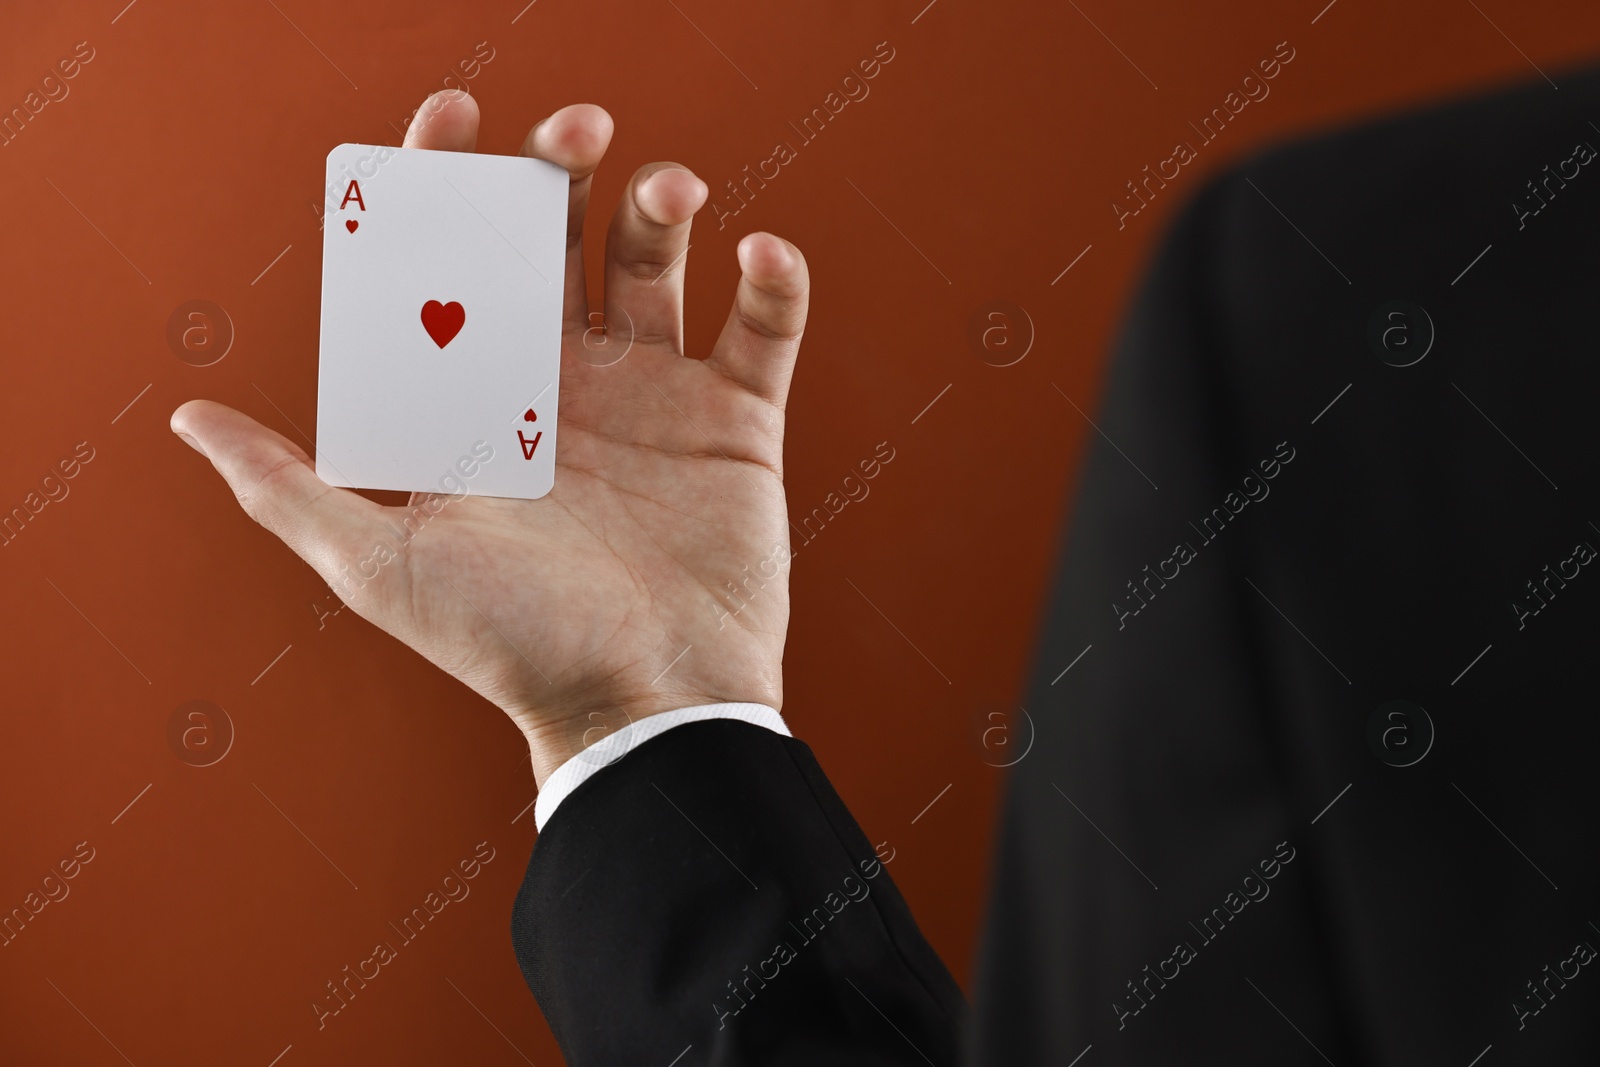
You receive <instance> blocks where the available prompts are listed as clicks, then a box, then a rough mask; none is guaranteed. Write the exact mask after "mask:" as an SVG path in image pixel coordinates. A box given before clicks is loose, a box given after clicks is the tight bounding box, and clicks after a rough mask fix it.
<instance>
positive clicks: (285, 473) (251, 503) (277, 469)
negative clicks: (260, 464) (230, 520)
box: [236, 455, 300, 526]
mask: <svg viewBox="0 0 1600 1067" xmlns="http://www.w3.org/2000/svg"><path fill="white" fill-rule="evenodd" d="M299 462H300V461H299V460H298V459H297V458H295V457H294V456H289V455H285V456H280V457H278V458H277V459H276V460H274V461H273V462H272V463H271V465H269V466H268V467H267V469H266V470H265V471H263V472H262V474H261V477H259V478H257V479H256V480H255V482H254V483H253V484H252V485H250V486H247V487H246V488H244V489H241V490H239V491H238V493H237V494H236V495H237V496H238V498H239V506H240V507H242V508H243V509H244V511H245V514H246V515H249V516H250V517H251V518H252V519H254V520H255V521H256V522H259V523H261V524H262V525H263V526H264V525H266V520H267V519H268V518H269V517H270V516H271V515H272V514H274V513H275V512H276V510H277V502H278V498H279V497H280V496H281V495H282V491H283V487H284V485H285V483H286V481H287V480H288V478H289V477H290V475H291V474H292V473H293V471H294V468H295V467H296V466H297V465H298V464H299Z"/></svg>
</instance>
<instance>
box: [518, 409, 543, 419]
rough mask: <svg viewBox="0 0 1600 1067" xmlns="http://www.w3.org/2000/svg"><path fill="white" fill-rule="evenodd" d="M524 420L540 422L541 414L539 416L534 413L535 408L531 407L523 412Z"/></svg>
mask: <svg viewBox="0 0 1600 1067" xmlns="http://www.w3.org/2000/svg"><path fill="white" fill-rule="evenodd" d="M522 421H523V422H538V421H539V416H537V415H535V414H534V413H533V409H532V408H529V409H528V410H527V411H525V412H523V414H522Z"/></svg>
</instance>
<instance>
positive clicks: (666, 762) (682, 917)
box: [511, 720, 965, 1067]
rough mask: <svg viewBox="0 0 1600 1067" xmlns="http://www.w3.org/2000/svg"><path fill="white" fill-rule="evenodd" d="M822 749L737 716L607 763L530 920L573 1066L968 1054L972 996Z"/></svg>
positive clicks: (530, 978)
mask: <svg viewBox="0 0 1600 1067" xmlns="http://www.w3.org/2000/svg"><path fill="white" fill-rule="evenodd" d="M893 858H894V856H893V851H892V849H890V848H888V846H887V845H880V846H878V847H877V848H876V849H875V848H874V847H873V845H872V844H870V843H869V842H868V841H867V839H866V837H865V836H864V835H863V834H862V832H861V829H860V827H858V826H857V825H856V823H855V820H854V819H853V818H851V816H850V812H849V811H848V810H847V809H846V808H845V806H844V803H843V802H842V801H841V800H840V799H839V796H838V794H836V793H835V792H834V791H833V787H832V786H831V785H829V783H828V780H827V778H826V777H825V776H824V775H823V773H822V770H821V768H820V767H818V765H817V762H816V760H815V759H814V758H813V756H812V754H811V750H810V749H809V748H808V747H807V746H806V745H804V744H803V743H801V742H799V741H796V740H794V739H793V738H788V737H784V736H782V735H780V734H776V733H774V732H772V731H770V730H766V729H763V728H761V727H759V726H752V725H749V724H747V723H742V722H734V721H729V720H715V721H709V722H700V723H691V724H688V725H684V726H679V727H675V728H674V729H672V730H669V731H667V732H665V733H663V734H661V735H659V736H657V737H655V738H652V739H651V740H649V741H646V742H645V743H643V744H641V745H640V746H639V747H638V748H636V749H634V750H633V751H631V752H630V753H628V754H627V755H626V756H625V757H623V758H622V759H620V760H619V761H617V762H616V763H614V764H612V765H610V766H608V767H606V768H605V769H604V770H602V771H600V772H599V773H597V774H595V775H594V776H593V777H591V778H590V779H589V780H588V781H586V782H585V783H583V785H581V786H579V787H578V788H577V789H576V790H574V791H573V793H572V794H571V795H570V796H568V797H567V798H566V799H565V800H564V801H563V802H562V804H561V807H560V808H559V809H558V811H557V812H556V814H555V815H554V817H552V818H551V820H550V821H549V823H548V824H547V825H546V826H545V829H544V832H543V833H542V834H541V835H540V837H539V839H538V841H537V843H536V844H535V846H534V850H533V856H532V858H531V859H530V860H529V863H528V871H527V875H526V877H525V879H524V881H523V884H522V888H521V891H520V892H519V893H518V894H517V899H516V904H515V909H514V912H513V916H512V923H511V933H512V943H513V946H514V948H515V951H516V956H517V962H518V964H519V966H520V967H521V968H522V973H523V976H524V977H525V978H526V980H527V983H528V988H529V989H531V990H532V991H533V994H534V996H535V998H537V1000H538V1002H539V1006H540V1008H541V1009H542V1010H543V1011H544V1015H545V1018H546V1019H547V1020H548V1021H549V1023H550V1028H551V1030H552V1031H553V1032H554V1033H555V1036H556V1040H557V1041H558V1042H559V1043H560V1045H561V1050H562V1053H563V1054H564V1055H565V1057H566V1059H567V1063H568V1064H569V1065H570V1067H591V1065H610V1064H618V1063H655V1064H661V1065H663V1067H664V1065H666V1064H670V1063H676V1062H680V1061H678V1060H676V1059H675V1057H679V1056H682V1057H683V1058H682V1060H681V1064H682V1065H688V1064H697V1065H698V1064H711V1065H716V1067H734V1065H746V1064H751V1065H753V1064H763V1065H765V1064H819V1063H827V1064H845V1065H851V1064H856V1065H863V1067H865V1065H886V1064H929V1063H932V1064H939V1065H941V1067H942V1065H945V1064H953V1063H956V1062H957V1060H958V1056H959V1048H960V1043H959V1026H960V1023H961V1017H962V1015H963V1012H964V1010H965V1009H964V1004H963V1001H962V997H961V993H960V990H959V989H958V987H957V986H956V984H955V982H954V980H953V979H952V978H951V977H950V974H949V972H948V971H946V969H945V967H944V965H943V964H942V963H941V962H940V961H939V958H938V956H937V955H936V954H935V953H934V952H933V950H932V948H931V947H930V946H929V945H928V943H927V942H926V941H925V940H924V939H923V937H922V934H921V933H920V932H919V931H918V930H917V927H916V923H915V922H914V921H913V920H912V918H911V914H910V912H909V910H908V909H907V907H906V903H905V901H904V899H902V898H901V896H900V893H899V891H898V890H897V889H896V888H895V886H894V883H893V881H892V880H891V878H890V876H889V872H888V865H889V864H891V863H892V862H893Z"/></svg>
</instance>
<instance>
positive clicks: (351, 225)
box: [344, 219, 361, 233]
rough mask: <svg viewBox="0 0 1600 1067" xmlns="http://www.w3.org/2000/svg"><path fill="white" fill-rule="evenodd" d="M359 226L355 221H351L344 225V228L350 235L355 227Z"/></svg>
mask: <svg viewBox="0 0 1600 1067" xmlns="http://www.w3.org/2000/svg"><path fill="white" fill-rule="evenodd" d="M360 225H361V223H359V222H357V221H356V220H355V219H351V220H350V221H349V222H346V223H345V224H344V228H345V229H347V230H349V231H350V232H351V233H355V232H356V227H357V226H360Z"/></svg>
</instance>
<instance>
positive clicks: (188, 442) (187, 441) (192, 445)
mask: <svg viewBox="0 0 1600 1067" xmlns="http://www.w3.org/2000/svg"><path fill="white" fill-rule="evenodd" d="M172 432H173V433H176V434H178V436H179V437H181V438H183V443H184V444H186V445H188V446H189V447H190V448H192V449H194V450H195V451H196V452H198V453H200V454H201V455H202V456H205V455H206V450H205V449H203V448H201V447H200V442H199V441H196V440H195V439H194V438H192V437H190V436H189V435H188V434H186V433H179V432H178V431H177V430H174V431H172ZM206 458H207V459H210V458H211V457H210V456H206Z"/></svg>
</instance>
